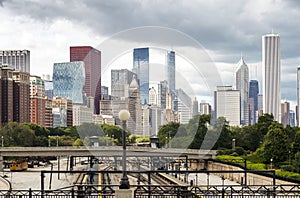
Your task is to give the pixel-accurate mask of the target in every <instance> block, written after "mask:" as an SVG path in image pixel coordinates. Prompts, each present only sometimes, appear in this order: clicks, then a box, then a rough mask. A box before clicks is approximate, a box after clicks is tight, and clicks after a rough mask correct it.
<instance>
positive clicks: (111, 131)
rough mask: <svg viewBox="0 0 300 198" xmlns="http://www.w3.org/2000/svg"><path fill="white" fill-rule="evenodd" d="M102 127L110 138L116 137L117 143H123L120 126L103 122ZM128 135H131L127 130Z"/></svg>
mask: <svg viewBox="0 0 300 198" xmlns="http://www.w3.org/2000/svg"><path fill="white" fill-rule="evenodd" d="M101 128H102V129H103V131H104V134H105V135H107V136H108V137H110V138H113V139H116V140H117V143H122V134H123V131H122V128H121V127H119V126H114V125H108V124H102V125H101ZM126 136H129V133H128V132H127V131H126Z"/></svg>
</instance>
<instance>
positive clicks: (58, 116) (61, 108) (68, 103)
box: [52, 97, 73, 128]
mask: <svg viewBox="0 0 300 198" xmlns="http://www.w3.org/2000/svg"><path fill="white" fill-rule="evenodd" d="M52 115H53V128H55V127H59V126H61V127H71V126H73V103H72V100H69V99H66V98H61V97H55V98H53V100H52Z"/></svg>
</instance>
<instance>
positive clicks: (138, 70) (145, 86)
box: [132, 48, 149, 104]
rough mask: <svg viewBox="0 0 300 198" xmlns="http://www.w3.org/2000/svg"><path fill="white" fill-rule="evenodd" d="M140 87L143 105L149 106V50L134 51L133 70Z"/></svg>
mask: <svg viewBox="0 0 300 198" xmlns="http://www.w3.org/2000/svg"><path fill="white" fill-rule="evenodd" d="M132 72H133V73H135V74H137V79H138V82H139V86H140V95H141V103H142V104H149V48H136V49H134V50H133V69H132Z"/></svg>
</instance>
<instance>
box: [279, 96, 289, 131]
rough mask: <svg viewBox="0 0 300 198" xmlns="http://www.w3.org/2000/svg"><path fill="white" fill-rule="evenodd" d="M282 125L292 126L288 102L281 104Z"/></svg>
mask: <svg viewBox="0 0 300 198" xmlns="http://www.w3.org/2000/svg"><path fill="white" fill-rule="evenodd" d="M281 124H282V125H283V126H284V127H286V126H287V125H290V103H289V102H287V101H284V102H282V103H281Z"/></svg>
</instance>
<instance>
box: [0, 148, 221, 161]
mask: <svg viewBox="0 0 300 198" xmlns="http://www.w3.org/2000/svg"><path fill="white" fill-rule="evenodd" d="M122 151H123V150H122V146H99V147H87V146H79V147H74V146H63V147H0V156H1V158H3V157H5V156H11V157H28V156H102V157H113V156H122ZM127 156H128V157H182V156H184V157H188V159H214V158H215V156H216V151H215V150H194V149H176V148H159V149H158V148H150V147H137V146H127ZM0 160H1V159H0Z"/></svg>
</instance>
